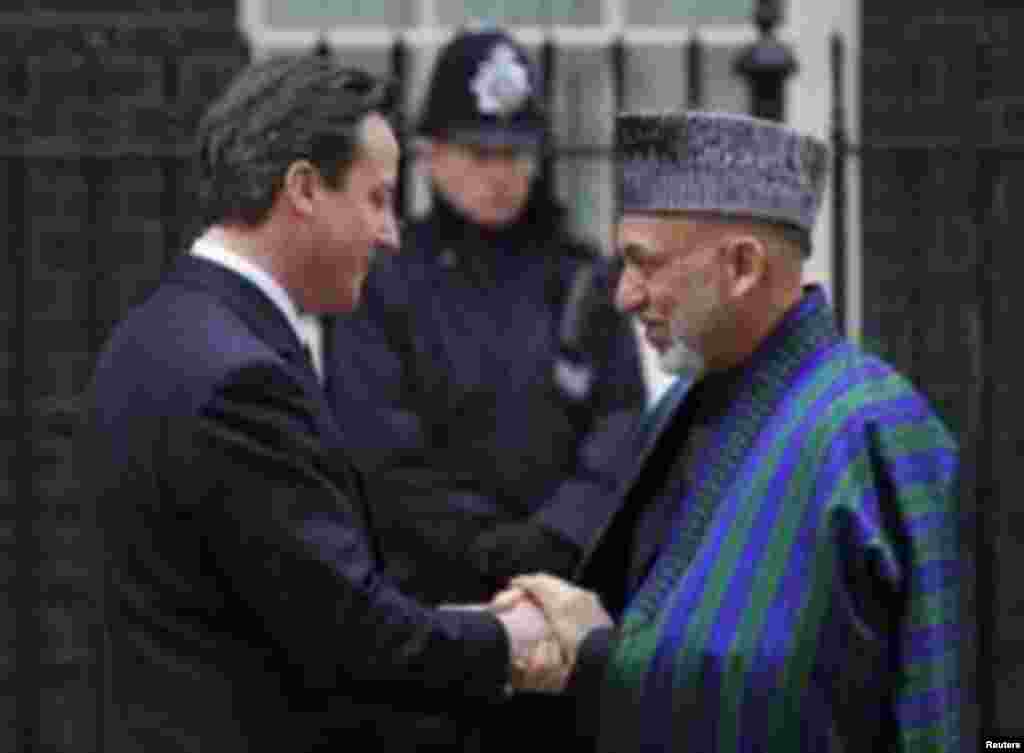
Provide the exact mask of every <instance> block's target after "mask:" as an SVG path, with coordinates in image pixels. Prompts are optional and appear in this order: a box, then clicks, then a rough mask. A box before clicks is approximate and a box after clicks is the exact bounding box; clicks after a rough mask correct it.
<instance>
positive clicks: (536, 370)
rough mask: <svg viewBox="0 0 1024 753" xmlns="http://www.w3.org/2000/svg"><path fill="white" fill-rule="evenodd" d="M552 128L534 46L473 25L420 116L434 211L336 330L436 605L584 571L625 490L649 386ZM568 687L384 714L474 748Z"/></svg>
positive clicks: (351, 421) (398, 515)
mask: <svg viewBox="0 0 1024 753" xmlns="http://www.w3.org/2000/svg"><path fill="white" fill-rule="evenodd" d="M547 127H548V123H547V119H546V114H545V112H544V110H543V107H542V100H541V97H540V91H539V88H538V77H537V72H536V70H535V69H534V67H533V66H532V64H531V62H530V60H529V58H528V57H527V54H526V52H525V50H524V49H523V48H522V46H521V45H520V44H519V43H518V42H517V41H516V40H514V39H513V38H512V37H511V36H510V35H509V34H507V33H506V32H504V31H502V30H500V29H496V28H485V29H480V28H478V29H472V30H470V29H465V30H462V31H461V32H460V33H458V34H457V35H456V37H455V38H454V39H453V40H452V41H450V42H449V44H448V45H447V46H446V47H445V48H444V49H443V50H442V51H441V53H440V55H439V57H438V59H437V62H436V65H435V68H434V70H433V73H432V78H431V81H430V85H429V89H428V92H427V96H426V100H425V108H424V111H423V113H422V117H421V120H420V122H419V132H420V136H421V137H422V141H421V143H420V144H419V147H420V149H419V155H420V157H421V159H423V161H424V163H425V167H426V171H427V174H428V176H429V178H430V182H431V187H432V208H431V211H430V213H429V214H428V215H427V216H425V217H422V218H419V219H418V220H417V221H416V222H414V223H413V224H412V225H411V226H410V227H409V228H407V229H406V231H405V233H404V235H403V238H402V250H401V253H399V254H398V255H388V257H387V258H380V259H378V261H377V262H376V263H375V265H374V267H373V269H372V270H371V272H370V274H369V277H368V280H367V284H366V286H365V288H364V300H363V304H362V306H361V308H360V309H359V310H358V311H357V312H355V313H354V314H353V315H350V316H347V317H344V318H341V319H338V320H337V321H336V322H334V323H333V325H332V327H331V329H332V332H331V334H330V335H329V337H328V347H327V356H326V358H327V366H326V372H327V386H326V389H327V391H328V394H329V395H330V399H331V401H332V404H333V407H334V408H335V410H336V411H337V413H338V415H339V418H341V419H342V421H341V423H342V424H343V425H344V426H347V427H353V426H358V427H359V428H358V433H357V434H353V435H352V436H350V437H349V443H350V444H351V445H352V452H353V453H354V454H355V456H356V458H357V462H358V463H359V464H360V465H361V466H362V470H363V472H364V476H365V481H366V484H367V487H368V491H369V494H370V498H372V499H373V500H374V507H373V510H372V515H373V520H372V526H373V528H374V531H375V533H376V537H377V544H378V546H379V549H380V555H381V558H382V560H383V562H384V564H385V566H386V569H387V571H388V572H389V573H390V575H391V576H392V578H394V580H395V581H396V582H397V583H398V585H399V586H400V587H401V588H402V589H403V590H404V591H405V592H407V593H409V594H411V595H414V596H416V597H418V598H420V599H422V600H424V601H426V602H427V603H431V604H440V603H445V602H467V601H484V600H487V599H489V598H490V597H491V596H492V595H493V594H494V592H495V591H496V590H497V589H498V588H500V587H501V586H502V585H504V583H505V582H506V581H507V579H508V578H509V577H511V576H513V575H516V574H519V573H526V572H537V571H546V572H551V573H555V574H560V575H562V576H570V575H571V573H572V571H573V569H574V567H575V565H576V563H577V561H578V559H579V556H580V553H581V551H582V549H583V548H584V547H585V546H586V545H587V543H588V542H589V540H590V539H591V537H592V536H593V535H594V533H595V532H596V529H597V528H598V527H599V526H600V525H601V524H602V523H603V522H604V521H605V520H606V519H607V517H608V516H609V515H610V512H611V508H612V507H613V506H614V504H615V488H616V483H617V479H618V476H619V475H620V474H619V472H618V471H619V470H620V465H619V463H618V461H617V458H621V456H622V455H623V448H624V447H626V446H627V442H626V438H627V435H628V434H629V432H630V431H631V429H632V427H633V425H634V423H635V419H636V417H637V416H638V415H639V413H640V412H641V410H642V408H643V405H644V402H645V389H644V384H643V379H642V376H641V369H640V360H639V356H638V351H637V345H636V341H635V337H634V335H633V333H632V330H631V329H630V327H629V325H628V324H627V322H626V321H625V320H624V319H623V318H622V317H621V316H620V315H619V314H618V313H617V312H616V311H615V309H614V306H613V305H612V300H611V296H610V290H611V285H610V283H611V280H610V266H609V263H608V262H607V261H606V260H605V258H604V257H603V256H602V255H601V254H600V253H599V252H598V251H596V250H595V249H594V248H593V247H592V246H590V245H588V244H586V243H584V242H583V241H581V240H580V239H578V238H576V237H574V236H573V235H572V234H571V233H570V231H569V230H568V228H567V226H566V212H565V211H564V209H563V208H562V207H560V206H559V205H558V204H557V203H556V202H555V200H554V199H553V197H552V196H551V195H550V192H549V190H548V187H547V186H546V185H545V184H544V181H542V180H539V175H538V173H539V171H538V168H539V161H540V156H541V148H542V145H543V143H544V140H545V139H544V137H545V132H546V129H547ZM384 198H386V197H384ZM556 702H557V699H550V698H544V699H541V698H539V697H537V698H535V699H532V700H526V699H518V700H516V701H514V702H512V703H511V704H509V705H508V706H506V707H505V708H503V709H501V710H499V711H498V712H497V714H496V715H488V714H481V713H480V712H479V710H475V711H474V713H473V718H472V719H466V718H464V719H461V720H456V719H455V718H454V716H455V715H454V714H453V716H452V717H450V718H439V717H437V716H432V717H428V716H426V715H424V716H422V717H419V718H417V719H409V718H406V719H396V718H394V717H391V716H390V715H389V714H383V713H382V716H381V719H380V720H379V724H380V730H379V732H380V734H381V736H382V739H383V740H385V741H386V742H387V743H388V744H389V746H393V747H394V748H397V749H401V748H402V747H403V743H404V744H405V747H406V748H408V749H416V750H424V749H427V750H429V749H431V748H435V749H450V750H476V749H478V748H479V747H480V746H481V745H487V747H490V746H491V745H492V744H494V743H493V742H492V743H487V742H486V739H487V736H488V735H493V734H495V732H497V734H498V735H500V738H501V740H502V741H504V742H508V739H509V735H510V734H512V733H513V732H514V728H515V727H518V728H522V727H523V721H525V720H523V719H519V718H517V717H518V713H517V711H516V709H520V710H523V709H525V708H526V707H527V706H526V704H529V703H536V704H537V706H536V709H534V708H533V707H530V711H529V713H530V715H531V718H533V719H534V720H535V721H539V718H538V717H537V714H541V715H543V714H544V713H545V709H546V708H548V707H549V706H545V704H548V705H550V704H554V703H556ZM559 718H560V719H561V722H562V724H564V723H565V719H566V718H567V717H566V716H565V715H564V714H560V715H559ZM481 719H483V720H484V721H483V722H480V720H481ZM495 725H497V726H495ZM481 727H482V728H483V729H482V730H481ZM488 728H490V731H488ZM568 732H569V733H570V736H571V730H570V731H568ZM533 739H534V742H535V738H533ZM389 749H391V748H390V747H389Z"/></svg>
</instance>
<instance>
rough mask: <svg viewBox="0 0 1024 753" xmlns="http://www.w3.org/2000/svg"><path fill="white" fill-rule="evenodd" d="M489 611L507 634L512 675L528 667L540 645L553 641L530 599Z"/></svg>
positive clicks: (542, 617)
mask: <svg viewBox="0 0 1024 753" xmlns="http://www.w3.org/2000/svg"><path fill="white" fill-rule="evenodd" d="M491 611H492V612H493V613H494V615H495V616H496V617H497V618H498V619H499V620H500V621H501V624H502V625H504V626H505V630H506V632H507V633H508V642H509V647H510V653H511V657H510V660H511V663H512V667H513V670H514V671H513V675H514V674H515V670H518V669H519V668H520V667H526V666H529V664H530V657H531V656H532V655H533V653H534V651H535V649H537V647H538V646H540V644H542V643H544V642H549V643H551V642H554V641H555V638H554V634H553V633H552V632H551V626H550V625H548V621H547V619H546V618H545V616H544V613H543V612H542V611H541V610H540V608H539V607H538V606H537V605H536V604H534V603H533V602H532V601H531V600H530V599H527V598H521V599H516V600H515V601H514V602H511V601H510V602H508V603H506V604H505V605H503V607H502V608H501V609H494V608H491Z"/></svg>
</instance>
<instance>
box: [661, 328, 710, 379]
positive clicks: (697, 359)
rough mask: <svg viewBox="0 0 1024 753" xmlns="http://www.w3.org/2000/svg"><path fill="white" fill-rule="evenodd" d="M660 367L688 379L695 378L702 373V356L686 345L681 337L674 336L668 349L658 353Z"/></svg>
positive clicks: (703, 364)
mask: <svg viewBox="0 0 1024 753" xmlns="http://www.w3.org/2000/svg"><path fill="white" fill-rule="evenodd" d="M658 360H659V362H660V363H661V368H662V369H664V370H665V371H667V372H668V373H669V374H675V375H676V376H680V377H683V378H686V379H689V380H691V381H692V380H695V379H697V378H698V377H699V376H700V375H701V374H703V373H704V366H705V363H704V356H702V355H701V354H700V353H698V352H697V351H695V350H694V349H693V348H691V347H690V346H689V345H687V344H686V343H685V342H684V341H683V340H682V338H676V340H675V342H673V343H672V345H670V346H669V348H668V350H666V351H665V352H664V353H661V354H659V356H658Z"/></svg>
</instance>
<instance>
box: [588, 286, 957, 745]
mask: <svg viewBox="0 0 1024 753" xmlns="http://www.w3.org/2000/svg"><path fill="white" fill-rule="evenodd" d="M713 432H714V433H713V439H712V440H711V441H710V444H709V446H707V447H706V448H705V449H704V451H703V455H702V456H701V457H699V458H698V463H697V467H698V469H699V470H698V475H697V480H696V483H695V485H694V488H693V489H691V490H689V491H688V492H687V494H686V497H685V498H684V499H683V500H681V501H680V502H681V504H680V514H679V518H678V520H677V522H678V525H676V526H675V527H674V528H673V531H672V534H671V539H670V540H669V543H667V544H666V546H665V548H664V549H663V551H662V553H661V555H660V556H659V557H658V559H657V560H656V561H655V563H654V565H653V567H652V569H651V571H650V573H649V575H648V577H647V579H646V580H645V581H644V582H643V584H642V585H641V586H640V588H639V589H638V591H637V592H636V593H635V594H634V595H633V598H632V600H631V604H630V606H629V608H628V609H627V610H626V612H625V613H624V615H623V617H622V621H621V623H620V631H619V639H618V641H617V642H616V643H615V644H614V645H615V648H614V650H613V654H612V655H611V657H610V661H609V663H608V667H607V669H606V672H605V687H604V689H603V691H602V693H601V709H600V736H599V749H600V750H601V751H604V752H605V753H626V752H627V751H636V750H641V751H687V753H689V752H691V751H697V752H699V753H712V752H717V753H734V752H737V751H779V752H780V753H793V752H794V751H823V752H825V751H827V752H829V753H833V752H837V751H849V752H850V753H867V751H871V752H872V753H877V751H882V750H896V751H952V750H959V675H958V661H957V644H958V640H959V635H960V631H959V624H958V615H959V610H958V578H959V572H958V571H959V567H958V547H957V538H956V529H957V510H956V499H955V475H956V470H957V449H956V446H955V444H954V441H953V440H952V439H951V437H950V435H949V433H948V432H947V431H946V429H945V428H944V427H943V425H942V423H941V422H940V421H939V419H938V418H937V417H936V416H935V414H934V413H933V411H932V410H931V409H930V408H929V406H928V404H927V403H926V401H925V400H924V399H923V398H922V397H921V396H920V395H919V394H918V393H917V392H916V391H915V390H914V389H913V388H912V386H911V385H910V384H909V383H908V382H907V381H906V380H905V379H903V378H902V377H901V376H899V375H898V374H896V373H895V372H894V371H893V370H892V369H891V368H890V367H888V366H887V365H886V364H884V363H883V362H882V361H880V360H878V359H877V358H874V357H871V356H868V355H866V354H864V353H861V352H860V351H858V350H857V349H856V348H855V347H853V346H852V345H851V344H849V343H848V342H847V341H845V340H843V339H842V338H841V337H840V336H839V335H838V333H837V331H836V328H835V325H834V321H833V319H832V316H831V313H830V312H829V310H828V307H827V305H826V302H825V298H824V295H823V294H822V292H821V291H820V290H819V289H816V288H811V289H809V292H807V293H806V294H805V297H804V300H803V301H802V302H801V304H800V305H799V306H798V307H797V309H795V310H794V311H793V312H791V313H790V314H789V315H788V316H787V318H786V320H785V321H784V322H783V323H782V325H781V326H780V327H779V328H778V330H777V331H776V332H775V333H774V334H773V335H772V336H771V337H770V338H769V340H768V341H767V342H766V343H764V345H763V346H762V347H761V348H760V349H759V350H758V352H757V353H756V354H755V355H754V357H753V358H752V359H751V361H750V364H749V367H747V368H745V369H744V373H743V376H742V377H741V383H740V385H739V388H738V394H736V395H735V397H734V400H733V401H732V403H731V404H730V407H729V408H728V410H727V411H726V413H725V415H724V416H722V417H721V418H720V419H716V422H715V424H714V428H713Z"/></svg>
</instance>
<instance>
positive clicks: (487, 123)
mask: <svg viewBox="0 0 1024 753" xmlns="http://www.w3.org/2000/svg"><path fill="white" fill-rule="evenodd" d="M546 127H547V119H546V117H545V114H544V110H543V103H542V101H541V96H540V91H539V82H538V76H537V71H536V70H535V68H534V66H533V64H532V63H531V62H530V59H529V57H528V56H527V54H526V50H525V49H524V48H523V47H522V45H520V44H519V43H518V42H516V41H515V40H514V39H513V38H512V37H511V36H510V35H509V34H508V33H507V32H505V31H503V30H501V29H498V28H496V27H489V28H486V27H485V28H464V29H462V30H461V31H460V32H459V33H458V34H457V35H456V36H455V38H454V39H453V40H452V41H450V42H449V43H448V45H447V46H446V47H445V48H444V49H443V50H442V51H441V53H440V54H439V55H438V58H437V62H436V63H435V64H434V70H433V74H432V76H431V79H430V86H429V88H428V90H427V96H426V100H425V106H424V111H423V115H422V118H421V120H420V124H419V130H420V132H421V133H423V134H424V135H426V136H430V137H433V138H438V139H443V140H448V141H458V142H462V143H475V144H483V145H493V146H514V147H523V148H536V147H538V146H540V144H541V141H542V140H543V136H544V131H545V128H546Z"/></svg>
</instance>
